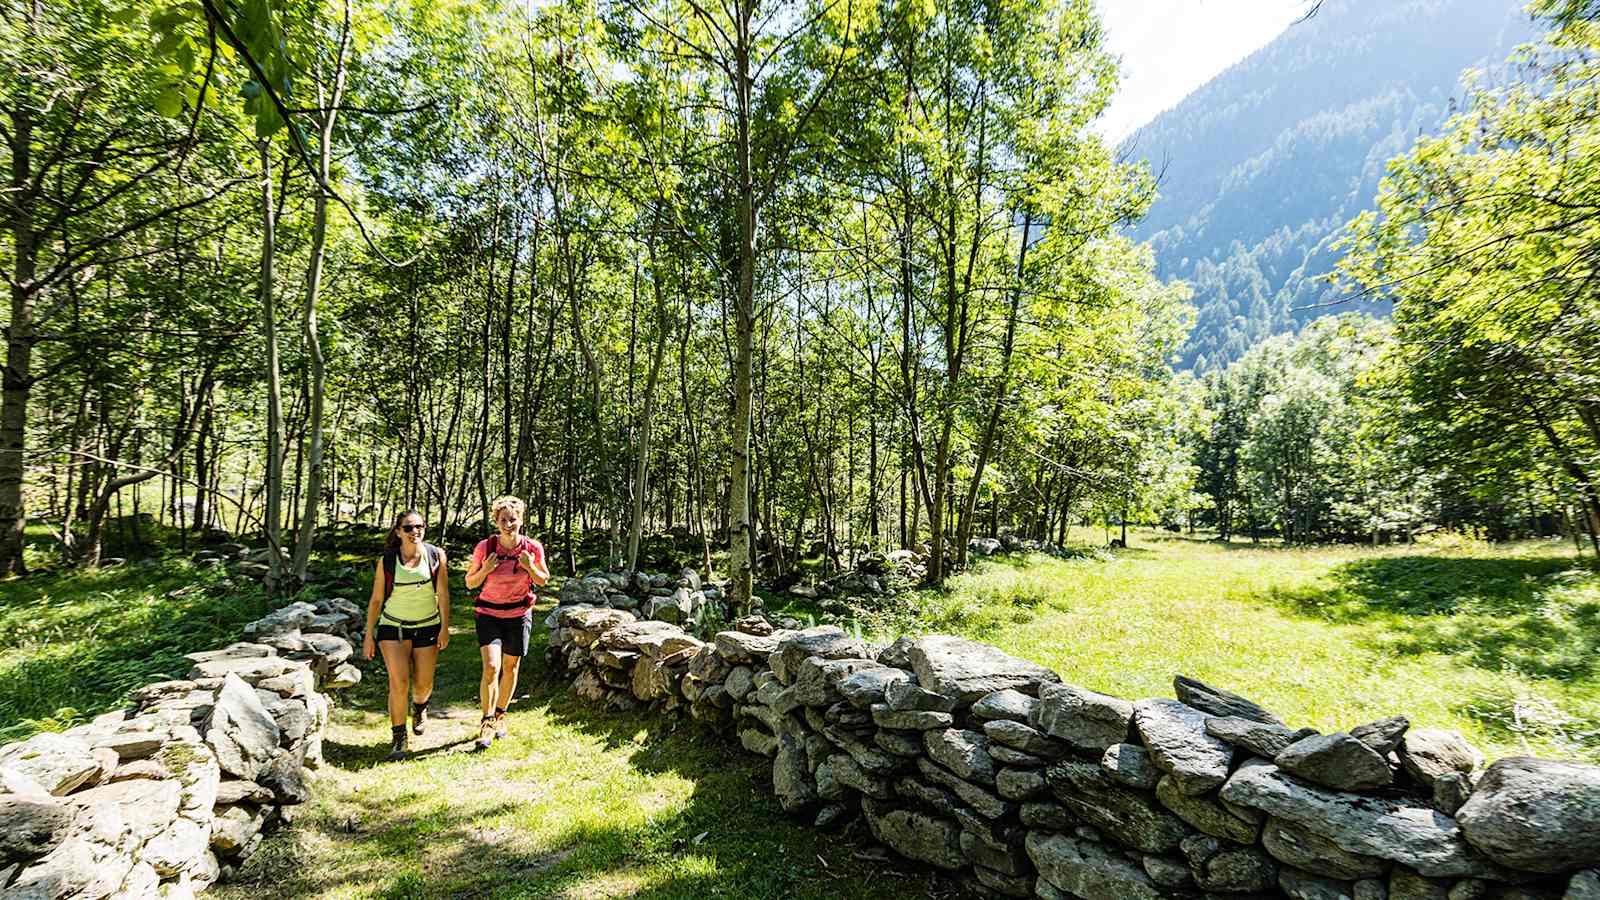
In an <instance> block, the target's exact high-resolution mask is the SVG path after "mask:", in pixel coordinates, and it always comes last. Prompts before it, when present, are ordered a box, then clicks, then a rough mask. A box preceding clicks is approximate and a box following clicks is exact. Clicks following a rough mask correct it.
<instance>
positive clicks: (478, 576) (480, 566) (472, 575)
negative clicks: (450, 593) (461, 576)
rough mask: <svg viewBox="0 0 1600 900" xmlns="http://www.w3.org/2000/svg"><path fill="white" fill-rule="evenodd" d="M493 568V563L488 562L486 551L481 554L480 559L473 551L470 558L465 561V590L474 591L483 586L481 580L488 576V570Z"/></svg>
mask: <svg viewBox="0 0 1600 900" xmlns="http://www.w3.org/2000/svg"><path fill="white" fill-rule="evenodd" d="M493 568H494V565H493V564H492V563H490V562H489V555H488V554H487V553H485V554H484V555H483V558H482V559H479V558H478V556H477V555H476V553H474V555H473V557H472V560H471V561H470V562H468V563H467V590H469V591H475V590H477V589H478V588H480V587H483V582H484V581H485V580H486V579H488V577H489V570H491V569H493Z"/></svg>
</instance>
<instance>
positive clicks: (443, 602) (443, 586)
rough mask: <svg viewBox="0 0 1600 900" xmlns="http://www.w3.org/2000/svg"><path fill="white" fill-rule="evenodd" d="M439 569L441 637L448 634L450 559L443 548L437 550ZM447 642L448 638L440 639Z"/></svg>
mask: <svg viewBox="0 0 1600 900" xmlns="http://www.w3.org/2000/svg"><path fill="white" fill-rule="evenodd" d="M439 568H441V569H443V570H444V577H443V578H441V579H439V631H440V634H441V635H448V634H449V633H450V558H449V557H447V556H446V555H445V552H444V548H443V547H440V548H439ZM441 640H443V641H446V642H448V641H449V638H448V637H441Z"/></svg>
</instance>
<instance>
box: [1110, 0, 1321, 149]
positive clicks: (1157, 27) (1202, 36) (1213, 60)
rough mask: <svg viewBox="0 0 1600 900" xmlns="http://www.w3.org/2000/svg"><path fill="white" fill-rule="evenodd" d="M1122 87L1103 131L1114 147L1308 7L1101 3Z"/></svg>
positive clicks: (1159, 0)
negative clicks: (1120, 68) (1119, 65)
mask: <svg viewBox="0 0 1600 900" xmlns="http://www.w3.org/2000/svg"><path fill="white" fill-rule="evenodd" d="M1098 3H1099V5H1100V13H1101V20H1102V21H1103V22H1105V26H1106V36H1107V39H1108V42H1109V44H1110V46H1111V51H1112V52H1113V53H1115V54H1117V55H1118V56H1120V57H1121V58H1122V80H1121V83H1120V84H1119V86H1118V88H1117V96H1116V97H1115V98H1114V99H1113V100H1112V101H1111V106H1110V108H1109V109H1107V110H1106V114H1105V115H1104V116H1102V117H1101V119H1100V121H1099V122H1098V123H1097V127H1098V129H1099V131H1100V133H1101V134H1103V135H1105V136H1106V137H1107V138H1109V139H1110V140H1112V141H1120V140H1122V139H1123V138H1124V137H1127V136H1128V134H1129V133H1131V132H1132V131H1133V130H1134V129H1136V128H1138V127H1139V126H1141V125H1144V124H1145V123H1146V122H1149V121H1150V120H1151V119H1153V118H1155V117H1156V116H1157V115H1158V114H1159V113H1161V112H1162V111H1164V110H1167V109H1170V108H1171V107H1173V106H1175V105H1176V104H1177V103H1178V101H1179V100H1182V99H1183V98H1184V97H1186V96H1188V95H1189V93H1190V92H1192V91H1193V90H1194V89H1195V88H1198V87H1199V86H1200V85H1202V84H1205V83H1206V82H1207V81H1209V80H1210V79H1211V78H1212V77H1213V76H1215V75H1217V74H1218V73H1220V72H1221V71H1222V70H1224V69H1226V68H1227V67H1228V66H1230V65H1233V64H1234V63H1236V62H1238V61H1239V60H1241V59H1243V58H1244V57H1246V56H1248V55H1250V53H1251V52H1252V51H1254V50H1256V49H1258V48H1260V47H1261V46H1263V45H1264V44H1266V43H1267V42H1268V41H1271V40H1272V39H1273V38H1275V37H1277V36H1278V34H1280V33H1281V32H1282V31H1283V30H1284V29H1285V28H1287V27H1288V26H1289V25H1290V24H1292V23H1294V22H1295V21H1296V20H1298V19H1299V18H1300V17H1301V16H1302V15H1304V12H1305V9H1306V3H1305V2H1304V0H1098Z"/></svg>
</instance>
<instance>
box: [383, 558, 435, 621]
mask: <svg viewBox="0 0 1600 900" xmlns="http://www.w3.org/2000/svg"><path fill="white" fill-rule="evenodd" d="M383 621H384V623H386V624H389V625H403V626H404V627H406V628H421V627H422V626H424V625H432V624H434V623H435V622H438V621H439V598H438V597H437V596H436V595H435V594H434V592H433V572H432V571H431V570H430V569H429V567H428V551H427V549H426V548H424V549H423V551H422V554H421V555H420V556H419V557H418V558H417V564H416V566H414V567H413V566H408V565H406V564H405V561H404V560H402V559H399V558H396V559H395V561H394V591H393V592H392V593H390V594H389V601H388V602H387V603H385V604H383Z"/></svg>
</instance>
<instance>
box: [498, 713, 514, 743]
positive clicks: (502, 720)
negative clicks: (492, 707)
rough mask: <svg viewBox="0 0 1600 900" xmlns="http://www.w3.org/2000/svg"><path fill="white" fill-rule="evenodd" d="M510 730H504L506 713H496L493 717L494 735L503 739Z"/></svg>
mask: <svg viewBox="0 0 1600 900" xmlns="http://www.w3.org/2000/svg"><path fill="white" fill-rule="evenodd" d="M510 733H511V732H509V731H507V730H506V714H505V713H496V714H495V717H494V736H495V737H496V738H499V739H500V740H505V739H506V737H507V736H508V735H509V734H510Z"/></svg>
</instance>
